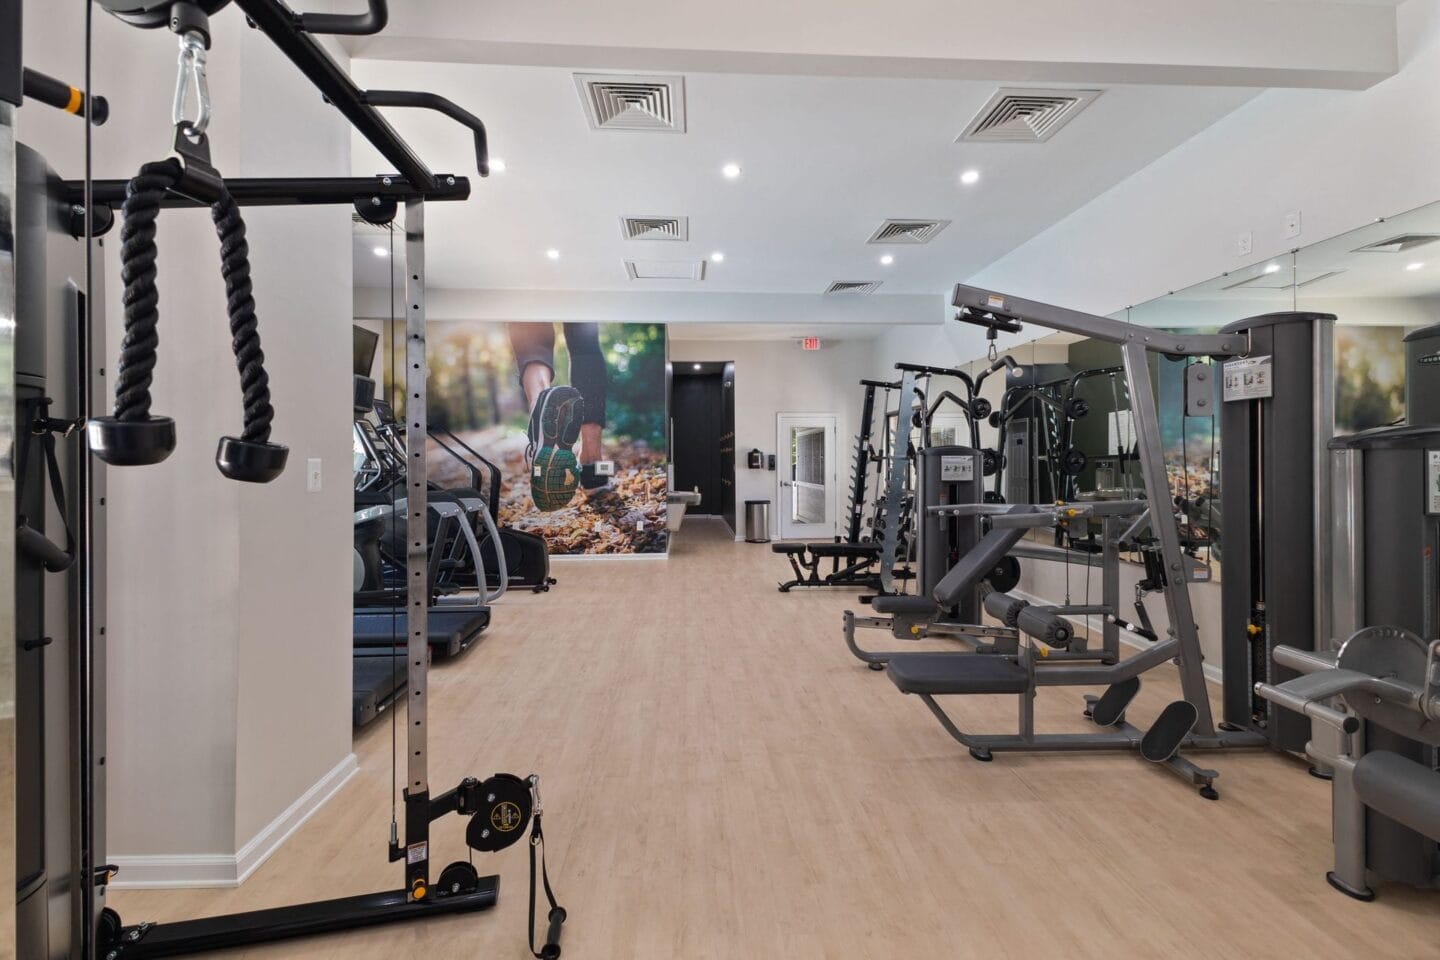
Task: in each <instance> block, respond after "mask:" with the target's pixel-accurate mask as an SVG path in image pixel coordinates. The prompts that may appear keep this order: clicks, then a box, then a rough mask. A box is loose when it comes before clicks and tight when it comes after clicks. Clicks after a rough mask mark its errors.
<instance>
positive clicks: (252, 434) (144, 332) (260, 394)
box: [89, 159, 289, 483]
mask: <svg viewBox="0 0 1440 960" xmlns="http://www.w3.org/2000/svg"><path fill="white" fill-rule="evenodd" d="M183 175H184V168H183V167H182V166H181V164H180V162H179V161H177V160H174V159H169V160H162V161H158V162H155V163H147V164H145V165H144V166H143V167H141V168H140V172H139V173H138V174H136V175H135V177H134V179H132V180H131V181H130V182H129V183H128V184H127V185H126V188H125V204H124V206H123V207H122V214H123V216H124V224H123V226H122V227H121V229H120V279H121V281H122V282H123V283H124V285H125V293H124V298H123V304H124V308H125V335H124V338H123V339H122V341H121V344H120V361H119V363H118V364H117V366H116V370H115V410H114V415H113V416H110V417H97V418H95V419H93V420H91V421H90V424H89V436H90V447H91V449H92V450H94V451H95V454H96V456H98V457H100V459H101V460H104V461H105V462H106V463H109V464H112V465H115V466H138V465H144V464H152V463H159V462H160V461H162V460H164V459H165V458H166V457H168V456H169V455H170V453H171V452H172V451H173V450H174V449H175V421H174V420H172V419H171V418H169V417H163V416H156V415H152V414H151V413H150V384H151V382H152V380H153V379H154V372H155V362H156V348H157V347H158V346H159V343H160V338H159V334H158V333H157V331H156V326H157V324H158V321H159V318H160V313H159V303H160V297H159V294H158V292H157V291H156V288H155V276H156V266H155V259H156V251H155V219H156V217H157V216H158V214H159V212H160V205H161V201H162V200H164V198H165V196H166V194H167V193H168V192H169V191H170V190H171V189H172V188H173V187H175V186H176V184H178V183H179V182H180V180H181V177H182V176H183ZM210 213H211V218H212V219H213V220H214V222H215V232H216V234H217V235H218V236H219V238H220V272H221V275H222V276H223V277H224V279H225V300H226V304H225V305H226V312H227V313H228V315H229V317H230V336H231V346H232V347H233V349H234V352H235V365H236V367H238V368H239V371H240V387H241V391H242V394H243V398H244V413H245V418H244V429H243V431H242V433H241V435H240V436H239V437H238V438H237V437H221V438H220V444H219V447H218V448H217V450H216V452H215V463H216V465H217V466H218V467H219V468H220V472H221V473H223V474H224V475H225V476H227V477H229V478H230V479H232V480H244V481H248V482H251V483H268V482H269V481H271V480H274V479H275V478H276V477H278V476H279V475H280V474H281V472H282V471H283V470H284V469H285V459H286V456H287V454H288V453H289V451H288V450H287V448H286V447H284V446H282V445H280V444H276V443H271V442H270V423H271V421H272V420H273V419H274V416H275V411H274V408H273V407H271V405H270V378H269V376H268V375H267V374H266V372H265V354H264V353H263V352H262V351H261V349H260V333H259V329H258V325H257V323H256V320H255V298H254V296H253V295H252V292H251V283H250V247H249V245H248V244H247V243H246V241H245V221H244V220H243V219H242V218H241V216H240V207H239V205H238V204H236V203H235V200H234V198H232V197H231V196H230V193H229V191H228V190H226V189H224V184H223V181H222V182H220V189H219V191H218V195H217V196H216V198H215V199H214V201H213V202H212V203H211V206H210Z"/></svg>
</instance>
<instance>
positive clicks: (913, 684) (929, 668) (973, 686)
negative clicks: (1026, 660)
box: [885, 653, 1030, 696]
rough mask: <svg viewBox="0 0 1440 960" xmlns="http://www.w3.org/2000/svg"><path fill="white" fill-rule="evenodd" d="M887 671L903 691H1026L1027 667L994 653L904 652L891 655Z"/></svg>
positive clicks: (948, 692)
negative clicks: (896, 655) (894, 655)
mask: <svg viewBox="0 0 1440 960" xmlns="http://www.w3.org/2000/svg"><path fill="white" fill-rule="evenodd" d="M885 672H886V673H888V674H889V675H890V679H891V681H892V682H894V684H895V686H897V687H899V688H900V690H901V691H902V692H903V693H923V694H930V695H931V696H942V695H945V694H966V693H1024V692H1025V690H1026V688H1027V687H1028V686H1029V684H1030V678H1029V675H1028V674H1027V673H1026V671H1025V668H1024V667H1022V666H1021V665H1020V664H1018V663H1016V662H1015V661H1014V660H1011V659H1010V658H1009V657H1003V656H1000V655H998V654H991V653H904V654H901V655H900V656H898V657H891V658H890V662H889V663H887V664H886V665H885Z"/></svg>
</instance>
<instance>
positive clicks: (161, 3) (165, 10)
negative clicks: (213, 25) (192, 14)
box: [99, 0, 230, 30]
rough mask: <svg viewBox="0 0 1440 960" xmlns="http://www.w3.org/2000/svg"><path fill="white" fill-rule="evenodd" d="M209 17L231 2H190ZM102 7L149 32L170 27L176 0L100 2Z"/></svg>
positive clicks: (216, 0)
mask: <svg viewBox="0 0 1440 960" xmlns="http://www.w3.org/2000/svg"><path fill="white" fill-rule="evenodd" d="M190 2H191V3H193V4H194V5H195V6H197V7H199V8H200V10H201V11H202V12H203V13H204V14H205V15H206V16H207V17H208V16H210V15H211V14H214V13H215V12H216V11H218V10H219V9H220V8H222V7H224V6H225V5H227V4H228V3H229V2H230V0H190ZM99 3H100V6H101V7H102V8H103V9H104V10H105V11H106V12H108V13H111V14H113V15H114V16H115V17H116V18H117V19H120V20H123V21H125V22H126V23H128V24H130V25H131V26H132V27H144V28H146V29H147V30H149V29H155V28H157V27H168V26H169V25H170V8H171V7H173V6H174V5H175V0H99Z"/></svg>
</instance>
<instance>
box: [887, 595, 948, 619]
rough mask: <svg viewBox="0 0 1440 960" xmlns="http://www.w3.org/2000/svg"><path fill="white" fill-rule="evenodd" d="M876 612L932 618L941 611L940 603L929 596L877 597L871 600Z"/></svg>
mask: <svg viewBox="0 0 1440 960" xmlns="http://www.w3.org/2000/svg"><path fill="white" fill-rule="evenodd" d="M870 608H871V609H872V610H874V611H875V612H876V613H892V614H899V615H901V616H903V617H926V618H932V617H935V616H938V615H939V613H940V604H938V603H936V602H935V601H934V600H931V599H930V598H929V597H876V598H875V599H874V600H871V601H870Z"/></svg>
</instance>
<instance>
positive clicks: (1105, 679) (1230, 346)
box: [891, 284, 1266, 799]
mask: <svg viewBox="0 0 1440 960" xmlns="http://www.w3.org/2000/svg"><path fill="white" fill-rule="evenodd" d="M952 303H953V305H954V306H955V307H956V308H957V310H958V316H957V319H959V320H961V321H964V322H969V323H974V324H977V325H979V326H982V327H986V328H987V329H990V330H1003V331H1007V332H1019V331H1020V330H1022V329H1023V323H1027V322H1028V323H1034V324H1036V325H1038V326H1041V327H1046V328H1049V329H1052V330H1058V331H1062V332H1066V333H1075V334H1080V335H1082V336H1087V337H1093V338H1095V339H1099V340H1104V341H1107V342H1110V343H1114V344H1117V345H1119V347H1120V348H1121V355H1122V358H1123V364H1124V369H1125V376H1126V381H1127V384H1128V387H1129V391H1130V396H1131V402H1132V410H1133V416H1134V419H1135V431H1136V442H1137V456H1138V459H1139V463H1140V467H1141V476H1142V478H1143V480H1144V485H1145V499H1146V502H1147V504H1148V509H1146V510H1145V511H1144V513H1143V514H1142V519H1141V520H1139V521H1136V522H1135V523H1133V524H1132V525H1131V530H1132V531H1134V530H1135V529H1136V528H1138V527H1140V526H1141V525H1142V523H1144V522H1146V520H1145V518H1148V526H1149V528H1150V530H1151V532H1152V533H1153V535H1154V536H1155V538H1156V540H1157V541H1158V543H1159V548H1160V555H1161V558H1162V562H1163V564H1164V570H1165V573H1166V582H1165V584H1164V586H1163V588H1162V591H1161V592H1162V593H1163V595H1164V599H1165V607H1166V611H1167V613H1168V615H1169V616H1168V619H1169V623H1170V627H1169V634H1168V636H1166V637H1164V638H1161V639H1160V640H1158V641H1157V642H1155V643H1154V644H1152V645H1151V646H1150V647H1149V648H1148V649H1146V650H1144V651H1143V652H1141V653H1139V654H1137V655H1135V656H1132V657H1129V658H1127V659H1125V660H1123V661H1120V662H1117V663H1113V664H1100V665H1080V664H1073V663H1055V664H1047V663H1045V660H1048V657H1045V656H1042V655H1041V654H1040V653H1038V652H1037V651H1036V649H1035V645H1034V644H1030V645H1028V646H1027V648H1026V650H1025V651H1023V652H1022V655H1021V659H1022V661H1023V663H1022V664H1021V666H1023V668H1024V670H1025V673H1026V681H1025V690H1024V691H1023V693H1022V695H1021V703H1020V732H1019V733H1013V734H974V733H968V732H966V731H964V730H962V729H961V728H960V727H959V726H958V725H957V724H956V723H955V722H954V721H953V720H952V719H951V718H950V717H949V716H948V715H947V714H946V713H945V711H944V710H943V709H941V707H940V706H939V704H938V703H936V701H935V696H936V695H944V694H932V693H920V694H918V695H919V696H920V697H921V699H922V700H923V701H924V702H925V704H926V706H927V707H928V708H929V709H930V710H931V712H932V713H934V714H935V716H936V718H937V719H938V720H939V721H940V723H941V724H942V725H943V726H944V728H945V729H946V731H947V732H949V733H950V735H951V736H952V737H954V738H955V739H956V740H957V741H959V742H961V743H963V744H965V745H966V746H968V747H970V749H971V752H972V754H974V755H975V756H976V757H977V758H978V759H989V755H990V752H991V751H1035V752H1050V751H1061V752H1063V751H1092V750H1131V749H1140V748H1141V747H1142V744H1143V741H1144V739H1145V738H1144V737H1143V736H1142V735H1141V732H1140V731H1139V730H1137V729H1136V728H1134V727H1132V726H1130V725H1129V724H1127V723H1124V722H1123V720H1120V721H1119V722H1117V723H1114V724H1112V725H1111V729H1109V730H1107V731H1104V732H1097V733H1085V734H1038V733H1036V732H1035V731H1034V715H1033V708H1032V703H1033V697H1034V691H1035V688H1036V687H1037V686H1086V685H1107V686H1112V685H1117V684H1122V683H1128V682H1130V681H1133V680H1134V679H1135V678H1138V677H1139V676H1140V675H1141V674H1143V673H1144V672H1146V671H1148V670H1150V669H1152V668H1154V667H1157V666H1159V665H1161V664H1163V663H1165V662H1166V661H1170V660H1173V661H1175V662H1176V664H1177V667H1178V669H1179V673H1180V686H1181V690H1182V692H1183V699H1184V701H1186V702H1187V703H1189V704H1190V705H1191V706H1192V707H1193V711H1194V722H1193V723H1191V724H1190V726H1189V729H1188V732H1186V733H1185V734H1184V736H1183V737H1181V738H1180V739H1179V746H1178V748H1177V749H1176V750H1174V751H1172V752H1170V754H1169V755H1168V756H1165V757H1163V758H1156V759H1157V762H1161V763H1163V764H1164V765H1165V766H1166V767H1167V768H1168V769H1169V770H1171V772H1173V773H1175V774H1177V775H1178V776H1180V777H1182V778H1183V779H1185V780H1187V781H1189V782H1190V783H1192V784H1194V785H1196V786H1197V787H1199V788H1200V792H1201V795H1202V796H1205V797H1207V798H1211V799H1213V798H1214V797H1216V796H1218V795H1217V794H1216V793H1215V791H1214V788H1213V785H1212V784H1213V780H1214V778H1215V777H1216V776H1217V775H1218V774H1217V773H1216V772H1215V771H1214V770H1207V769H1203V768H1200V767H1197V766H1196V765H1195V764H1193V763H1191V762H1190V761H1189V760H1187V759H1185V758H1184V757H1182V756H1181V755H1180V753H1179V751H1180V750H1216V749H1230V748H1236V747H1259V746H1264V745H1265V744H1266V740H1265V738H1264V737H1263V736H1260V735H1258V734H1256V733H1254V732H1252V731H1248V730H1233V731H1232V730H1225V729H1217V727H1216V724H1215V720H1214V716H1213V714H1212V712H1211V708H1210V697H1209V691H1208V689H1207V685H1206V680H1205V674H1204V671H1203V668H1202V660H1203V655H1202V650H1201V646H1200V637H1199V633H1198V630H1197V628H1196V624H1195V618H1194V612H1193V608H1192V604H1191V600H1190V592H1189V584H1188V576H1187V564H1186V558H1185V555H1184V553H1183V550H1182V548H1181V540H1180V528H1179V522H1178V520H1177V519H1176V517H1175V514H1174V512H1173V511H1171V510H1169V509H1155V506H1156V505H1161V504H1169V503H1170V502H1171V493H1170V484H1169V479H1168V477H1167V475H1166V472H1165V461H1164V450H1163V447H1162V445H1161V439H1160V421H1159V413H1158V410H1157V407H1156V401H1155V394H1154V390H1153V385H1152V378H1151V374H1150V367H1149V363H1148V356H1147V355H1148V354H1149V353H1163V354H1169V355H1178V356H1204V357H1229V356H1235V355H1239V354H1242V353H1243V352H1244V351H1245V349H1246V346H1247V343H1246V340H1245V338H1244V337H1241V336H1237V335H1194V336H1192V335H1189V334H1178V333H1171V332H1166V331H1163V330H1156V329H1151V328H1148V327H1141V326H1137V325H1135V324H1131V323H1126V322H1123V321H1119V320H1112V319H1109V318H1106V317H1099V316H1094V315H1092V314H1088V313H1083V312H1081V311H1077V310H1070V309H1067V308H1064V307H1058V306H1053V305H1051V304H1045V303H1039V302H1035V301H1031V300H1025V299H1022V298H1018V297H1011V296H1007V295H1002V294H998V293H995V292H992V291H988V290H982V289H980V288H977V287H971V286H967V285H965V284H957V285H956V287H955V290H954V296H953V300H952ZM1047 652H1048V651H1047ZM951 656H954V657H957V658H964V657H979V656H984V655H981V654H963V653H957V654H954V655H951ZM954 662H955V663H956V665H957V672H956V674H955V676H956V679H957V683H956V689H954V690H953V691H950V692H953V693H961V694H963V693H971V692H982V691H980V690H966V689H963V687H964V683H963V670H961V669H960V668H959V665H960V664H962V663H963V662H964V661H962V660H956V661H954ZM895 667H896V664H895V663H893V662H892V664H891V670H892V676H894V675H895ZM897 682H898V681H897ZM1092 706H1093V701H1092Z"/></svg>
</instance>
